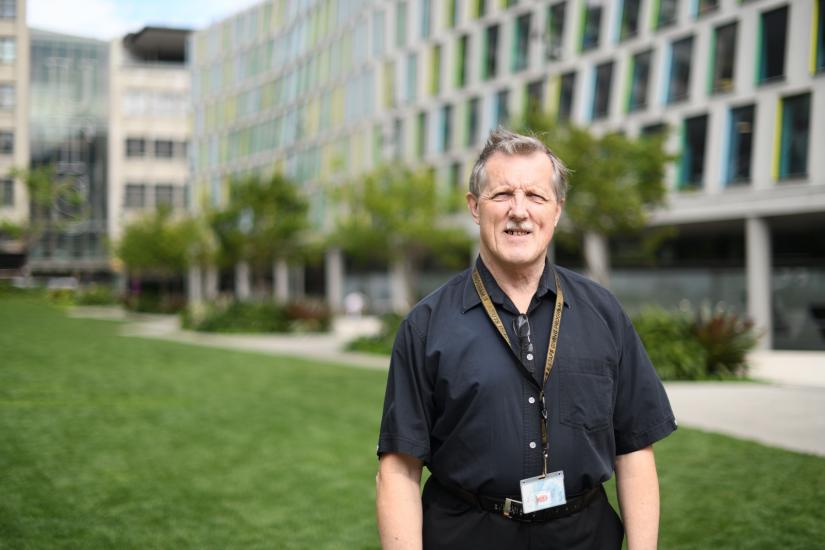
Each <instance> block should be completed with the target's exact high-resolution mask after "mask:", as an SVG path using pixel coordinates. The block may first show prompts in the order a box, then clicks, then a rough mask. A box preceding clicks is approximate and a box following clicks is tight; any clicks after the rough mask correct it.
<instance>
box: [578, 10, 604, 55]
mask: <svg viewBox="0 0 825 550" xmlns="http://www.w3.org/2000/svg"><path fill="white" fill-rule="evenodd" d="M601 27H602V7H601V6H585V7H584V26H583V29H582V40H581V49H582V51H587V50H592V49H595V48H598V47H599V39H600V36H601Z"/></svg>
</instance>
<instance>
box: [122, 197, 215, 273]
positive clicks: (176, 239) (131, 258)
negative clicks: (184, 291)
mask: <svg viewBox="0 0 825 550" xmlns="http://www.w3.org/2000/svg"><path fill="white" fill-rule="evenodd" d="M198 237H199V234H198V227H197V222H196V221H195V220H193V219H190V218H184V219H177V220H176V219H174V218H173V217H172V211H171V210H170V209H169V208H158V209H157V210H156V211H155V212H153V213H151V214H148V215H146V216H144V217H142V218H140V219H138V220H136V221H134V222H132V223H130V224H129V225H128V226H126V229H125V230H124V232H123V236H122V237H121V239H120V242H118V244H117V246H116V253H117V255H118V257H119V258H120V259H121V260H122V261H123V264H124V265H125V266H126V268H127V269H128V270H129V271H130V272H131V273H132V274H134V275H137V276H146V275H152V276H157V277H162V278H170V277H180V276H183V274H184V273H185V272H186V269H187V267H188V266H189V265H190V262H191V261H192V250H193V249H194V248H196V247H197V246H198V245H197V243H196V241H197V240H198Z"/></svg>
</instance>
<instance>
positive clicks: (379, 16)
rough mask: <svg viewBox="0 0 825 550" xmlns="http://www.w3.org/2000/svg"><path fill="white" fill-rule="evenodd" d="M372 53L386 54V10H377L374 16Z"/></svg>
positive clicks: (379, 55)
mask: <svg viewBox="0 0 825 550" xmlns="http://www.w3.org/2000/svg"><path fill="white" fill-rule="evenodd" d="M372 55H374V56H376V57H381V56H382V55H384V12H383V11H377V12H375V13H374V14H373V16H372Z"/></svg>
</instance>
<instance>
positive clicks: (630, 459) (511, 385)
mask: <svg viewBox="0 0 825 550" xmlns="http://www.w3.org/2000/svg"><path fill="white" fill-rule="evenodd" d="M566 187H567V184H566V169H565V167H564V165H563V164H562V162H561V161H560V160H559V159H558V158H557V157H556V156H555V155H554V154H553V153H552V152H551V151H550V150H549V149H548V148H547V147H546V146H545V145H544V144H543V143H542V142H541V141H539V140H537V139H535V138H532V137H527V136H521V135H518V134H514V133H511V132H508V131H504V130H501V129H499V130H497V131H494V132H493V133H492V134H491V135H490V137H489V139H488V140H487V143H486V145H485V147H484V150H483V151H482V153H481V155H480V156H479V158H478V161H477V162H476V164H475V167H474V168H473V173H472V176H471V179H470V192H469V193H468V194H467V205H468V206H469V209H470V213H471V214H472V217H473V219H474V220H475V222H476V224H478V226H479V235H480V240H481V248H480V255H479V258H478V259H477V260H476V263H475V266H474V267H473V268H472V269H470V270H467V271H466V272H464V273H461V274H460V275H458V276H456V277H455V278H453V279H452V280H451V281H449V282H448V283H446V284H445V285H444V286H442V287H441V288H439V289H438V290H436V291H435V292H434V293H433V294H431V295H430V296H428V297H426V298H425V299H424V300H422V301H421V302H420V303H419V304H417V305H416V306H415V307H414V308H413V309H412V311H411V312H410V314H409V315H408V316H407V318H406V319H405V320H404V323H403V324H402V326H401V328H400V329H399V332H398V336H397V338H396V342H395V346H394V349H393V354H392V360H391V365H390V372H389V378H388V382H387V391H386V396H385V402H384V414H383V418H382V422H381V433H380V437H379V442H378V455H379V457H380V466H379V472H378V476H377V508H378V525H379V531H380V535H381V542H382V544H383V545H384V547H385V548H421V547H422V546H423V547H424V548H427V549H439V548H445V549H446V548H450V549H457V548H473V549H484V548H542V549H545V548H549V549H552V548H559V549H562V548H563V549H579V548H581V549H584V548H592V549H599V550H604V549H611V548H617V549H618V548H621V544H622V539H623V536H624V532H625V531H626V533H627V540H628V547H629V548H630V549H631V550H636V549H643V548H655V547H656V542H657V537H658V522H659V487H658V480H657V475H656V465H655V462H654V458H653V449H652V444H653V443H654V442H655V441H658V440H659V439H661V438H663V437H665V436H667V435H668V434H670V433H671V432H672V431H673V430H675V429H676V422H675V420H674V418H673V413H672V412H671V409H670V405H669V403H668V400H667V396H666V395H665V392H664V390H663V388H662V385H661V383H660V382H659V379H658V378H657V376H656V373H655V370H654V369H653V367H652V365H651V364H650V360H649V359H648V357H647V355H646V353H645V351H644V348H643V347H642V344H641V342H640V341H639V338H638V336H637V334H636V332H635V330H634V329H633V326H632V325H631V323H630V320H629V319H628V318H627V316H626V315H625V313H624V312H623V311H622V309H621V307H620V306H619V304H618V302H617V301H616V299H615V298H614V297H613V296H612V295H611V294H610V293H609V292H608V291H607V290H605V289H603V288H601V287H599V286H598V285H596V284H595V283H593V282H591V281H589V280H587V279H585V278H583V277H581V276H579V275H577V274H575V273H573V272H571V271H568V270H566V269H563V268H561V267H557V266H554V265H551V264H550V263H549V262H548V260H547V256H546V253H547V247H548V245H549V244H550V241H551V240H552V238H553V232H554V230H555V227H556V225H557V224H558V222H559V218H560V217H561V213H562V206H563V205H564V199H565V193H566ZM424 465H426V466H427V468H428V469H429V470H430V472H431V476H430V478H429V480H428V481H427V484H426V486H425V488H424V492H423V495H420V494H419V487H420V480H421V473H422V468H423V466H424ZM614 471H615V473H616V480H617V490H618V497H619V505H620V508H621V513H622V520H623V521H624V526H623V525H622V520H620V519H619V517H618V516H617V514H616V513H615V512H614V511H613V509H612V508H611V507H610V504H609V503H608V501H607V498H606V495H605V492H604V489H603V487H602V483H603V482H605V481H607V480H608V479H609V478H610V477H611V476H612V474H613V472H614Z"/></svg>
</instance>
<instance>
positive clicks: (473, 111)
mask: <svg viewBox="0 0 825 550" xmlns="http://www.w3.org/2000/svg"><path fill="white" fill-rule="evenodd" d="M479 104H480V100H479V98H477V97H473V98H470V100H469V101H468V102H467V145H468V146H473V145H475V144H476V140H477V139H478V128H479V120H478V115H479V112H478V109H479Z"/></svg>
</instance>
